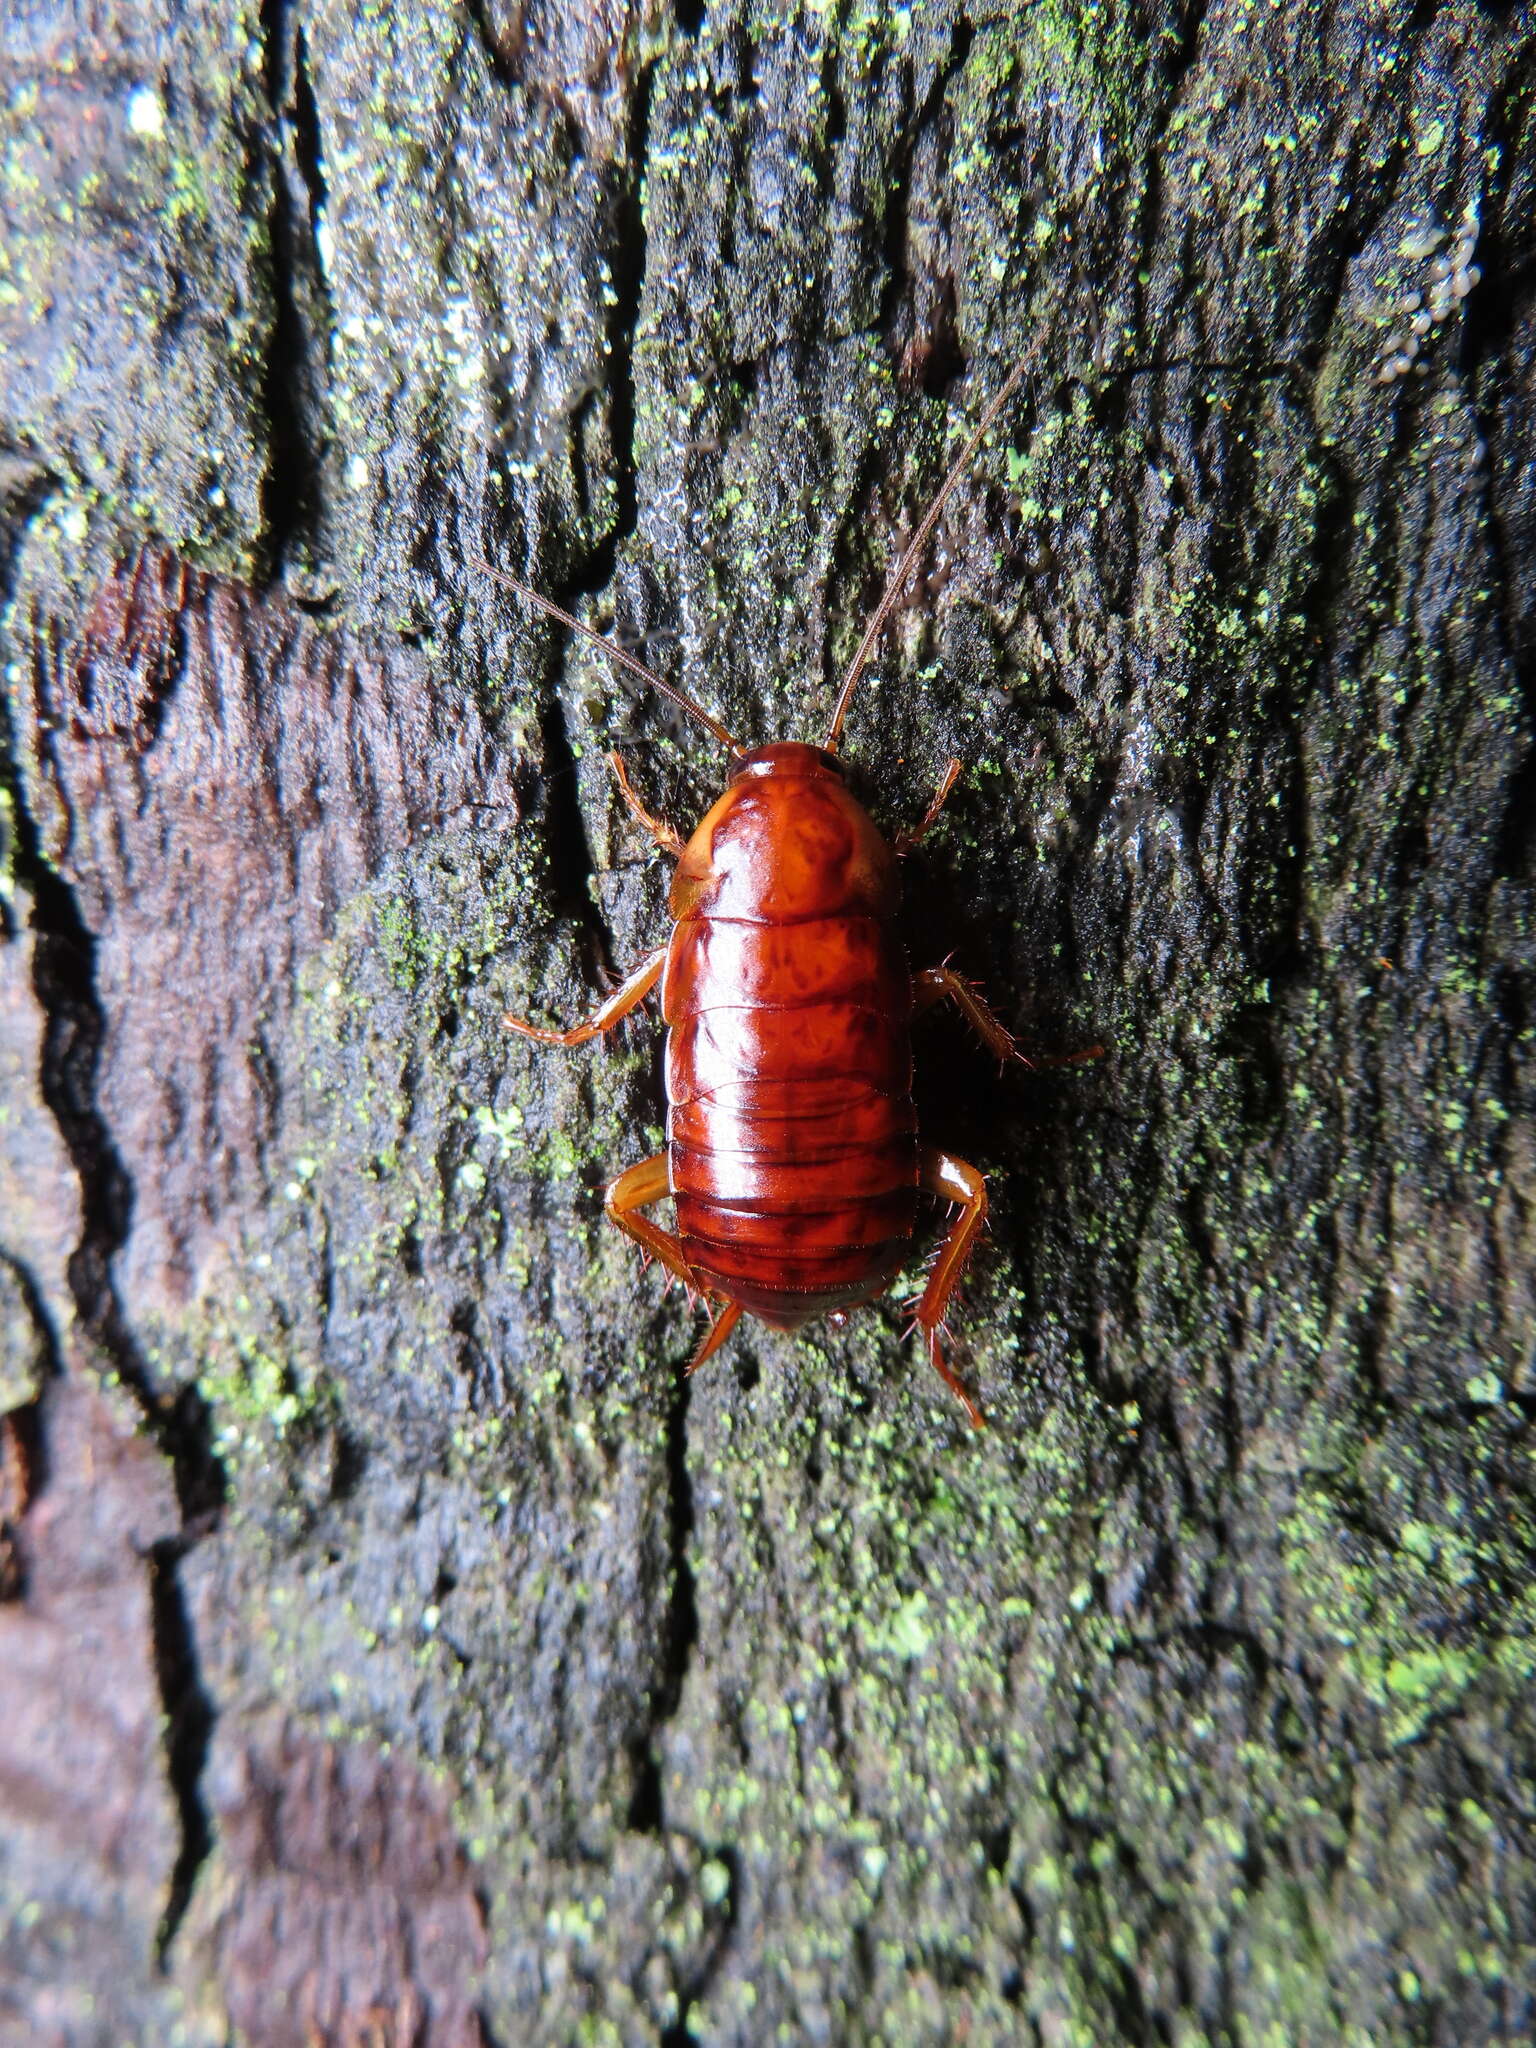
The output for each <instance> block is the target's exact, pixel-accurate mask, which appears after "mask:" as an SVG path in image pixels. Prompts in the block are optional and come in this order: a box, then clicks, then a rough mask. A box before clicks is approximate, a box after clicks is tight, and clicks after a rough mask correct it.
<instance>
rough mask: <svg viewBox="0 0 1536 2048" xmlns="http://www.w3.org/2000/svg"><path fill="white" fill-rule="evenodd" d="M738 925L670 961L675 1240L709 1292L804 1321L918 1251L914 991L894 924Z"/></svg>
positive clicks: (689, 934) (851, 1297)
mask: <svg viewBox="0 0 1536 2048" xmlns="http://www.w3.org/2000/svg"><path fill="white" fill-rule="evenodd" d="M723 922H724V921H723V920H707V919H698V920H690V921H688V922H685V923H683V924H680V925H679V926H678V927H677V929H676V931H675V933H674V937H673V944H672V948H671V951H670V954H669V959H668V964H667V983H666V994H665V999H664V1007H665V1010H666V1014H667V1018H668V1022H669V1023H670V1024H671V1026H672V1030H671V1034H670V1037H669V1040H668V1046H667V1095H668V1101H669V1111H668V1121H667V1136H668V1141H669V1142H668V1152H667V1158H668V1171H669V1178H670V1183H671V1187H672V1192H673V1196H674V1199H675V1202H676V1208H677V1229H678V1236H679V1238H680V1240H681V1242H682V1246H683V1250H684V1254H685V1256H686V1258H687V1260H688V1264H689V1266H690V1268H691V1269H692V1271H693V1272H694V1274H695V1275H696V1277H697V1278H698V1280H699V1282H700V1283H701V1285H703V1286H706V1287H710V1288H713V1289H714V1290H716V1291H717V1292H719V1293H721V1294H724V1295H726V1296H728V1297H729V1298H730V1299H731V1300H733V1301H736V1302H739V1303H740V1304H741V1306H742V1307H743V1308H745V1309H746V1310H747V1311H748V1312H749V1313H751V1314H753V1315H757V1316H759V1317H761V1318H762V1320H763V1321H765V1322H768V1323H772V1324H775V1325H777V1326H778V1327H780V1328H784V1329H793V1328H796V1327H797V1326H798V1325H799V1324H801V1323H803V1322H806V1321H808V1320H809V1319H810V1318H811V1317H813V1316H817V1315H822V1314H825V1313H827V1312H828V1311H829V1310H833V1309H840V1308H847V1307H851V1306H852V1305H853V1304H854V1303H856V1302H860V1301H865V1300H867V1299H869V1298H870V1297H871V1296H873V1295H875V1294H878V1293H880V1292H881V1291H882V1290H883V1289H884V1288H885V1287H886V1286H887V1285H888V1284H889V1282H890V1280H891V1278H892V1276H893V1275H894V1273H895V1272H896V1270H897V1268H898V1267H899V1266H900V1265H901V1263H902V1261H903V1259H904V1258H905V1256H906V1253H907V1249H908V1244H909V1240H910V1238H911V1235H912V1227H913V1221H914V1217H915V1213H916V1205H917V1139H916V1118H915V1115H914V1112H913V1107H912V1095H911V1085H912V1061H911V1046H910V1041H909V1036H908V1015H909V1011H910V1000H911V998H910V985H909V982H908V978H907V973H906V963H905V961H904V959H903V958H902V956H901V952H900V949H899V947H898V946H897V944H896V942H895V940H894V938H893V937H892V936H891V934H890V932H889V929H888V927H886V926H885V924H884V923H883V921H881V920H877V919H865V918H852V919H850V918H836V919H823V920H813V921H810V923H811V925H812V927H813V928H811V929H807V925H806V924H799V925H793V926H787V927H786V926H774V925H758V926H743V925H741V924H734V925H732V926H731V928H730V929H729V930H728V931H727V932H725V933H724V934H722V933H721V932H720V931H719V930H718V929H714V928H710V927H714V926H718V924H720V923H723ZM817 926H820V927H826V928H827V929H824V930H818V929H815V928H814V927H817ZM701 928H703V929H701ZM791 940H795V941H800V942H803V943H801V944H795V943H791ZM727 963H728V966H727ZM748 990H749V991H750V992H751V995H752V998H753V1000H751V1001H750V1002H744V1001H743V992H744V991H748Z"/></svg>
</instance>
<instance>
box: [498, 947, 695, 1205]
mask: <svg viewBox="0 0 1536 2048" xmlns="http://www.w3.org/2000/svg"><path fill="white" fill-rule="evenodd" d="M666 964H667V949H666V947H665V946H658V947H657V948H656V950H655V952H654V953H647V954H646V956H645V958H644V959H643V960H642V961H641V962H640V965H639V966H638V967H636V968H633V969H632V970H631V971H630V972H629V973H628V974H626V975H625V977H624V979H623V980H622V981H621V982H620V983H619V985H618V987H617V988H616V989H615V990H614V992H613V994H612V995H611V996H610V997H609V998H608V1000H607V1002H605V1003H604V1004H603V1005H602V1006H601V1008H600V1009H597V1010H594V1011H593V1013H592V1015H591V1016H590V1017H589V1018H588V1019H587V1021H586V1022H585V1023H584V1024H573V1025H572V1026H571V1028H570V1030H569V1031H546V1030H545V1029H544V1027H543V1025H541V1024H530V1023H529V1022H528V1021H527V1019H526V1018H523V1017H514V1016H512V1015H511V1013H510V1012H508V1014H507V1015H506V1016H504V1017H503V1018H502V1020H501V1021H502V1025H503V1028H504V1029H505V1030H508V1031H515V1032H517V1034H518V1035H519V1037H522V1038H532V1039H535V1040H536V1041H537V1042H538V1043H539V1044H540V1045H585V1044H586V1042H587V1040H588V1039H589V1038H596V1037H597V1035H598V1033H599V1032H602V1031H611V1030H612V1029H613V1027H614V1025H615V1024H618V1023H620V1022H622V1020H623V1019H624V1018H625V1017H627V1016H628V1015H629V1013H630V1011H631V1010H636V1009H638V1008H639V1007H640V1005H641V1004H642V1003H643V1002H644V1001H645V999H646V997H647V996H648V995H649V994H650V992H651V990H652V989H653V988H654V987H655V986H656V984H657V982H658V981H660V979H661V970H662V969H663V968H664V967H665V966H666ZM614 1185H615V1186H617V1185H618V1183H617V1182H615V1183H614Z"/></svg>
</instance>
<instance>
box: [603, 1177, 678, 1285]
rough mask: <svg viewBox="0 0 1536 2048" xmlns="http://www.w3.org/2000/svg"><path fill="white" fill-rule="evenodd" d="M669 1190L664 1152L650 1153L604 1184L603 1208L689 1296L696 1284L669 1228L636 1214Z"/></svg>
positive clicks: (669, 1181) (669, 1191)
mask: <svg viewBox="0 0 1536 2048" xmlns="http://www.w3.org/2000/svg"><path fill="white" fill-rule="evenodd" d="M671 1192H672V1184H671V1180H670V1177H669V1176H668V1173H667V1155H666V1153H665V1152H653V1153H652V1154H651V1156H650V1158H649V1159H642V1160H640V1161H638V1163H637V1164H636V1165H634V1166H630V1167H626V1168H625V1170H624V1172H623V1173H621V1174H620V1175H619V1177H618V1179H617V1180H614V1181H610V1182H609V1183H608V1192H607V1193H606V1194H605V1195H604V1197H603V1207H604V1208H605V1209H606V1210H607V1212H608V1216H609V1219H610V1221H612V1222H614V1223H617V1225H618V1226H619V1228H620V1230H622V1231H623V1232H624V1233H625V1235H626V1236H628V1237H632V1238H633V1239H634V1240H635V1243H636V1244H637V1245H639V1247H640V1249H641V1250H642V1251H644V1252H649V1253H650V1255H651V1257H652V1258H653V1259H659V1260H660V1262H661V1264H662V1265H663V1266H665V1267H666V1269H667V1271H668V1272H669V1273H670V1274H672V1276H673V1277H674V1278H675V1279H678V1280H681V1281H682V1283H683V1285H684V1287H686V1288H687V1290H688V1292H689V1294H690V1295H693V1294H695V1293H697V1291H698V1285H699V1283H698V1281H697V1280H695V1279H694V1277H693V1270H692V1268H691V1267H690V1266H689V1264H688V1261H687V1260H686V1259H685V1258H684V1257H683V1248H682V1246H681V1244H679V1242H678V1240H677V1239H676V1238H675V1237H674V1236H673V1235H672V1233H671V1231H670V1230H663V1229H662V1227H661V1225H660V1224H659V1223H653V1222H652V1221H651V1219H650V1217H649V1216H642V1215H641V1213H640V1212H641V1210H642V1209H648V1208H650V1206H651V1204H652V1203H653V1202H664V1201H665V1200H666V1199H667V1197H668V1195H670V1194H671Z"/></svg>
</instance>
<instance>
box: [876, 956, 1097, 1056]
mask: <svg viewBox="0 0 1536 2048" xmlns="http://www.w3.org/2000/svg"><path fill="white" fill-rule="evenodd" d="M945 996H948V998H949V1000H950V1001H951V1002H952V1003H953V1004H954V1006H955V1008H956V1009H957V1010H958V1011H959V1012H960V1014H961V1016H962V1017H964V1019H965V1021H966V1023H967V1024H969V1025H970V1027H971V1029H972V1030H973V1031H974V1032H975V1033H976V1036H977V1037H978V1038H979V1039H980V1040H981V1042H982V1044H983V1045H984V1046H986V1048H987V1050H988V1051H989V1052H991V1053H994V1054H995V1055H996V1056H997V1058H998V1059H1000V1060H1017V1061H1018V1063H1019V1065H1020V1066H1021V1067H1031V1068H1033V1067H1081V1066H1084V1065H1086V1063H1087V1062H1088V1061H1089V1060H1096V1059H1101V1058H1102V1057H1103V1054H1104V1048H1103V1046H1102V1045H1090V1046H1088V1047H1087V1048H1086V1049H1085V1050H1084V1051H1082V1052H1058V1053H1040V1052H1036V1053H1026V1052H1020V1051H1019V1047H1018V1041H1017V1040H1016V1039H1015V1038H1014V1035H1013V1033H1012V1032H1011V1031H1010V1030H1009V1029H1008V1027H1007V1025H1006V1024H1005V1023H1004V1022H1003V1020H1002V1019H1001V1017H998V1016H996V1015H994V1013H993V1012H992V1010H991V1009H990V1008H989V1007H988V1005H987V1004H986V1003H985V1002H983V1001H982V998H981V995H980V992H979V991H978V989H977V988H976V986H975V984H974V982H969V981H967V980H966V978H965V976H964V975H963V974H956V972H955V970H954V969H953V968H952V967H925V968H924V969H923V971H922V973H921V974H914V975H913V977H912V1007H913V1009H914V1010H926V1009H928V1008H929V1007H930V1006H931V1005H932V1004H934V1003H937V1002H940V1001H942V1000H943V998H944V997H945Z"/></svg>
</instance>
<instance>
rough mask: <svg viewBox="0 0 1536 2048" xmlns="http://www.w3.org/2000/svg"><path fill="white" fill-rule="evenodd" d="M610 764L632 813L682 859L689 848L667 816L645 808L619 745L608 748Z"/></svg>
mask: <svg viewBox="0 0 1536 2048" xmlns="http://www.w3.org/2000/svg"><path fill="white" fill-rule="evenodd" d="M608 766H609V767H610V768H611V769H612V770H613V772H614V775H615V776H616V777H617V779H618V784H619V794H620V796H622V797H623V799H624V801H625V803H627V804H628V805H629V809H630V815H631V816H632V817H634V818H635V819H637V820H638V821H639V823H640V824H642V825H643V826H644V827H645V829H646V831H647V832H649V833H650V835H651V837H652V838H653V839H654V840H655V842H656V844H657V845H658V846H660V847H662V848H664V849H665V851H666V852H668V853H670V854H671V855H672V858H673V859H674V860H681V859H682V857H683V855H684V854H685V853H686V852H687V850H688V849H687V846H686V844H685V842H684V840H683V838H682V836H681V834H680V833H678V832H676V831H674V830H673V828H672V826H670V825H669V824H668V823H667V821H666V819H665V818H658V817H656V816H655V814H654V813H653V812H651V811H648V810H647V809H646V808H645V805H644V804H643V803H642V802H641V801H640V797H639V794H638V792H637V791H636V789H635V785H634V784H633V783H632V782H631V781H630V779H629V767H628V765H627V763H626V762H625V759H624V756H623V755H622V754H621V753H620V752H619V750H618V748H617V747H610V749H609V750H608Z"/></svg>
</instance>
